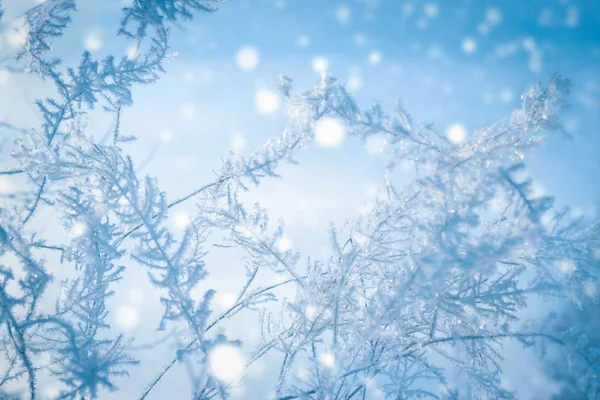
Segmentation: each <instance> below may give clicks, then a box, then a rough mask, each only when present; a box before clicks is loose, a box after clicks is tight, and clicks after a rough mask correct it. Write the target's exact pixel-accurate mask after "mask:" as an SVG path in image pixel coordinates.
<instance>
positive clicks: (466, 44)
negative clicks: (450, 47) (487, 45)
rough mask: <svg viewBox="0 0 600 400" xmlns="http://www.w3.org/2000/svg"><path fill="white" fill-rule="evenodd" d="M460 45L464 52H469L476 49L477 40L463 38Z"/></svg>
mask: <svg viewBox="0 0 600 400" xmlns="http://www.w3.org/2000/svg"><path fill="white" fill-rule="evenodd" d="M461 47H462V49H463V51H464V52H465V53H467V54H471V53H474V52H475V50H477V42H475V39H473V38H470V37H468V38H465V39H463V41H462V44H461Z"/></svg>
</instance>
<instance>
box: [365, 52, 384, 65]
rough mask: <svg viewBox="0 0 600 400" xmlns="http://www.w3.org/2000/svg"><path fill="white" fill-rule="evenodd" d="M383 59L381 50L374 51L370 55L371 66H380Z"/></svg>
mask: <svg viewBox="0 0 600 400" xmlns="http://www.w3.org/2000/svg"><path fill="white" fill-rule="evenodd" d="M382 57H383V56H382V55H381V52H380V51H379V50H373V51H372V52H371V53H369V57H368V60H369V64H371V65H378V64H379V63H380V62H381V59H382Z"/></svg>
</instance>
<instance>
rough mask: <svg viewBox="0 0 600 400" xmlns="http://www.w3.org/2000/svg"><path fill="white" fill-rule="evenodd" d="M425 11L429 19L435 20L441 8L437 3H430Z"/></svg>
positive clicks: (426, 5)
mask: <svg viewBox="0 0 600 400" xmlns="http://www.w3.org/2000/svg"><path fill="white" fill-rule="evenodd" d="M423 11H424V12H425V15H426V16H427V18H435V17H437V16H438V14H439V13H440V8H439V7H438V5H437V4H435V3H428V4H425V7H424V8H423Z"/></svg>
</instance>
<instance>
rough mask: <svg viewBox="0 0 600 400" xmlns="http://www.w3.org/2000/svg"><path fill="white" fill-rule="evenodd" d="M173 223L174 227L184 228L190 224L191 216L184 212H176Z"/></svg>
mask: <svg viewBox="0 0 600 400" xmlns="http://www.w3.org/2000/svg"><path fill="white" fill-rule="evenodd" d="M173 223H174V224H175V227H176V228H177V229H185V228H187V227H188V226H189V225H190V223H191V218H190V216H189V214H188V213H186V212H183V211H182V212H178V213H177V214H175V217H174V219H173Z"/></svg>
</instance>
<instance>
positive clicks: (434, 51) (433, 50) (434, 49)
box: [427, 45, 444, 60]
mask: <svg viewBox="0 0 600 400" xmlns="http://www.w3.org/2000/svg"><path fill="white" fill-rule="evenodd" d="M443 55H444V52H443V51H442V48H441V47H440V46H437V45H432V46H431V47H430V48H429V50H428V51H427V56H428V57H429V58H431V59H432V60H439V59H440V58H442V56H443Z"/></svg>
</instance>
